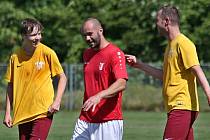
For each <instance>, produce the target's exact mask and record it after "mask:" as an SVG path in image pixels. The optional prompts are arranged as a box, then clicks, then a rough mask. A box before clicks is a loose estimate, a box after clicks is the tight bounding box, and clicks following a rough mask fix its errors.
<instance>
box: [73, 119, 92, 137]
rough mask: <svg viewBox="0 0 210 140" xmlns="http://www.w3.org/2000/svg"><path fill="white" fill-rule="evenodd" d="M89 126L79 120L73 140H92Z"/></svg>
mask: <svg viewBox="0 0 210 140" xmlns="http://www.w3.org/2000/svg"><path fill="white" fill-rule="evenodd" d="M89 124H90V123H87V122H85V121H82V120H80V119H78V120H77V122H76V124H75V128H74V132H73V135H72V138H71V140H90V133H89V129H90V128H89Z"/></svg>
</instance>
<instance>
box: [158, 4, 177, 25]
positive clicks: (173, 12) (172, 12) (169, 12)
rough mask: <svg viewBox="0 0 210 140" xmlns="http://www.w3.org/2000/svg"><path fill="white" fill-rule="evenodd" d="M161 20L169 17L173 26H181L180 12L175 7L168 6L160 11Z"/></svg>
mask: <svg viewBox="0 0 210 140" xmlns="http://www.w3.org/2000/svg"><path fill="white" fill-rule="evenodd" d="M158 11H159V12H161V13H160V17H161V18H165V17H169V18H170V20H171V22H172V24H173V25H179V24H180V21H179V20H180V15H179V11H178V9H177V8H176V7H175V6H170V5H166V6H163V7H161V8H160V9H159V10H158Z"/></svg>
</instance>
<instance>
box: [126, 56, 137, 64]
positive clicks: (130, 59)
mask: <svg viewBox="0 0 210 140" xmlns="http://www.w3.org/2000/svg"><path fill="white" fill-rule="evenodd" d="M125 58H126V61H127V62H128V64H129V65H130V66H133V65H135V64H136V63H137V59H136V57H135V56H134V55H128V54H126V55H125Z"/></svg>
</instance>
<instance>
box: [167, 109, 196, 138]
mask: <svg viewBox="0 0 210 140" xmlns="http://www.w3.org/2000/svg"><path fill="white" fill-rule="evenodd" d="M196 114H197V112H195V111H188V110H173V111H171V112H170V113H168V119H167V123H166V127H165V132H164V139H174V140H185V139H186V138H187V136H188V133H189V131H190V129H191V128H192V125H193V123H194V121H195V119H196V117H197V115H196Z"/></svg>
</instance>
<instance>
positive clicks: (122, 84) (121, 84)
mask: <svg viewBox="0 0 210 140" xmlns="http://www.w3.org/2000/svg"><path fill="white" fill-rule="evenodd" d="M125 88H126V80H125V79H118V80H117V81H116V82H114V83H113V84H112V85H111V86H110V87H109V88H108V89H106V90H103V91H101V92H99V93H98V94H97V96H99V97H100V98H101V99H103V98H110V97H113V96H115V95H116V94H117V93H118V92H120V91H123V90H125Z"/></svg>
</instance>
